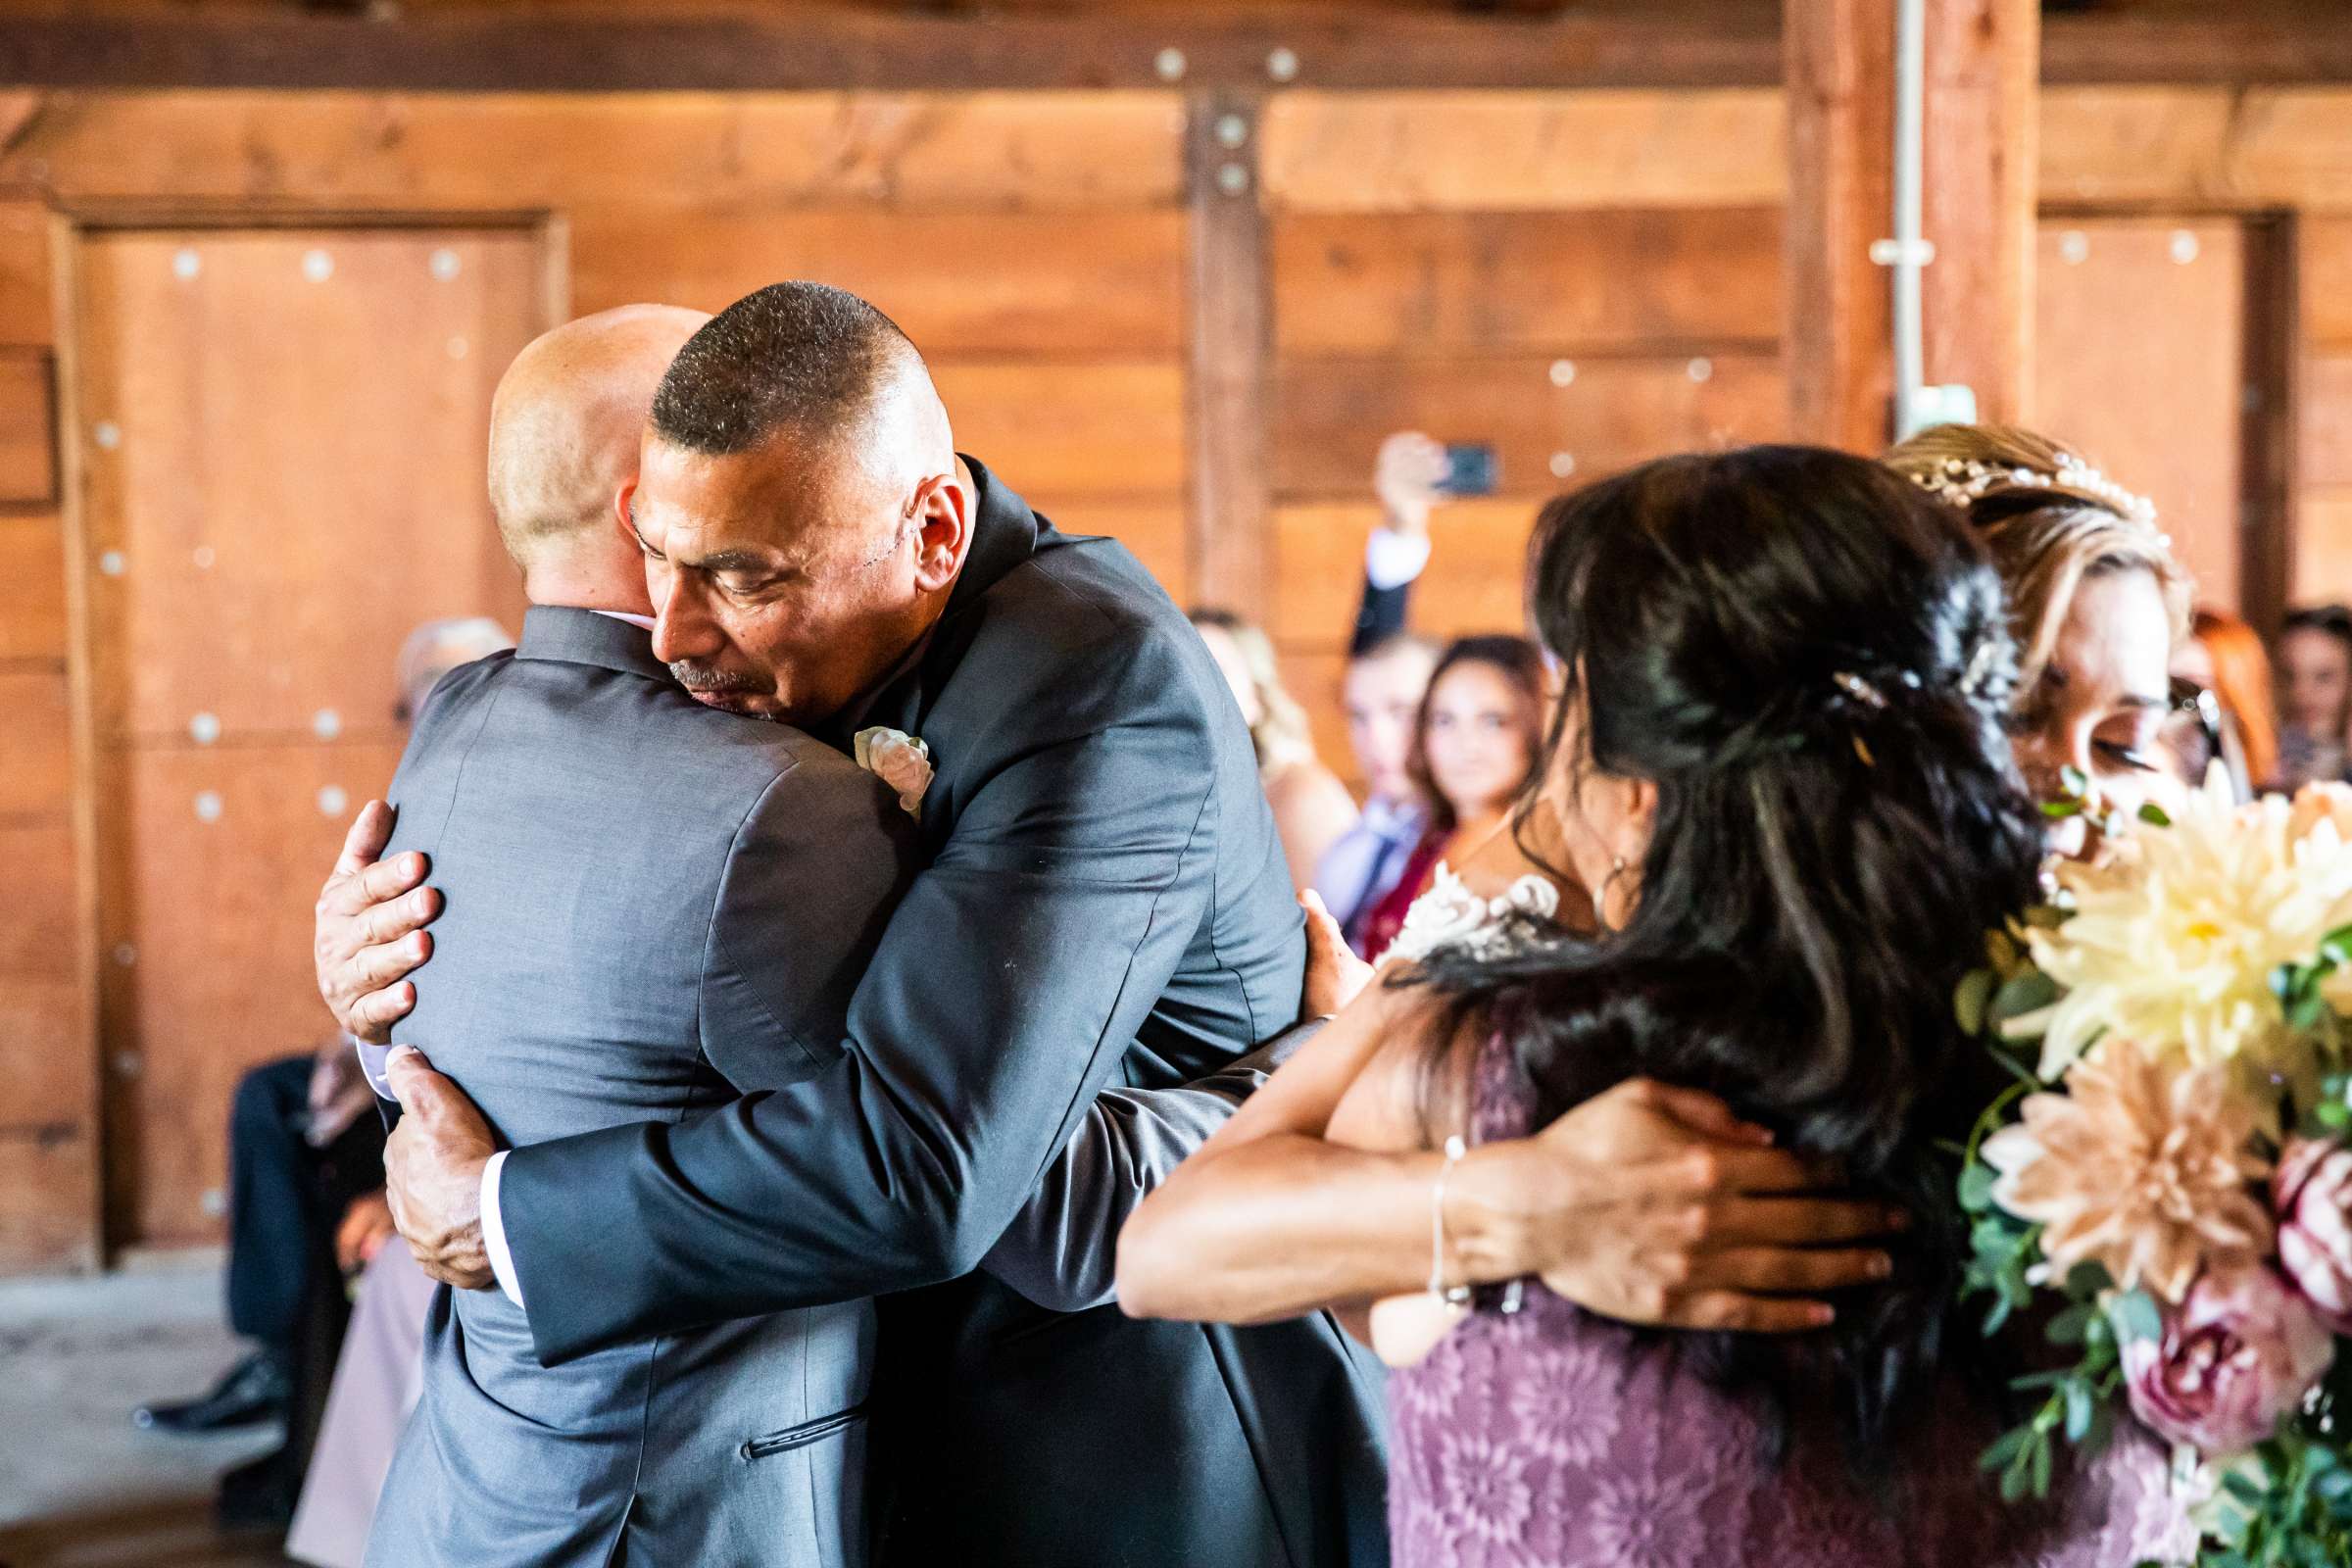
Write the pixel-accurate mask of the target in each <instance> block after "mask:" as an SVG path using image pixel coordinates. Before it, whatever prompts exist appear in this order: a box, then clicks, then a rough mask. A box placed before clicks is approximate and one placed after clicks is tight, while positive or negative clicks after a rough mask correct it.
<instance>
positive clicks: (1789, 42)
mask: <svg viewBox="0 0 2352 1568" xmlns="http://www.w3.org/2000/svg"><path fill="white" fill-rule="evenodd" d="M1784 21H1785V25H1784V27H1783V30H1782V49H1783V56H1784V60H1785V75H1786V79H1787V81H1788V84H1789V92H1788V98H1789V211H1788V218H1787V222H1786V224H1785V225H1784V228H1783V233H1784V235H1785V236H1786V238H1785V245H1784V249H1783V266H1782V271H1783V273H1784V275H1785V277H1786V278H1787V294H1786V302H1787V314H1786V326H1785V329H1784V331H1783V333H1782V338H1781V341H1782V345H1783V348H1784V351H1785V353H1786V356H1787V363H1788V367H1789V378H1788V386H1789V430H1790V433H1791V434H1793V435H1794V436H1795V437H1796V438H1797V439H1799V440H1803V441H1812V442H1816V443H1819V444H1821V445H1823V446H1833V447H1842V448H1844V449H1846V450H1847V451H1851V452H1875V451H1877V450H1878V449H1879V448H1880V447H1883V446H1884V445H1885V444H1886V442H1887V437H1888V435H1889V434H1890V433H1891V432H1892V419H1893V415H1892V406H1893V398H1894V358H1893V353H1892V350H1891V348H1890V346H1889V345H1890V342H1891V337H1890V334H1891V333H1892V330H1893V327H1892V317H1891V312H1890V304H1889V296H1888V288H1887V271H1886V269H1884V268H1882V267H1879V266H1878V265H1877V264H1875V263H1873V262H1872V261H1871V259H1870V246H1871V242H1872V241H1873V240H1876V239H1881V238H1884V237H1885V235H1886V232H1887V210H1888V205H1889V203H1890V202H1891V201H1892V196H1891V194H1890V174H1889V168H1890V155H1889V149H1890V147H1891V145H1892V139H1893V134H1894V131H1893V114H1894V110H1893V91H1894V33H1893V8H1892V7H1891V6H1886V5H1880V4H1876V3H1874V0H1790V4H1789V7H1788V8H1787V13H1786V16H1785V19H1784Z"/></svg>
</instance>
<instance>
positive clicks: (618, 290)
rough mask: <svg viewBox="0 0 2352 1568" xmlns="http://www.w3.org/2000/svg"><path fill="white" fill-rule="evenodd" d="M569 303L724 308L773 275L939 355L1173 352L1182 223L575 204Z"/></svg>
mask: <svg viewBox="0 0 2352 1568" xmlns="http://www.w3.org/2000/svg"><path fill="white" fill-rule="evenodd" d="M569 221H570V227H571V247H572V256H573V263H572V270H571V284H572V308H573V309H574V310H576V311H578V312H580V313H581V314H583V315H584V314H586V313H588V312H590V311H600V310H605V309H608V308H610V307H612V306H615V305H625V304H629V303H632V302H635V301H642V300H655V301H661V302H662V303H664V304H671V305H687V306H692V307H694V308H696V309H699V310H706V311H717V310H719V309H721V308H723V307H724V306H726V305H727V304H729V303H730V302H732V301H734V300H736V299H739V298H741V297H742V296H743V295H745V294H748V293H750V292H751V291H752V290H753V289H755V288H758V287H760V286H761V285H762V284H766V283H773V282H776V281H777V280H779V279H782V278H788V277H815V278H822V279H823V280H824V281H826V282H828V283H832V284H835V285H837V286H838V287H841V288H846V289H849V290H851V291H852V292H854V293H857V294H859V295H862V296H864V297H865V298H866V299H867V300H870V301H871V302H872V303H873V304H874V305H875V306H876V307H878V308H879V309H880V310H882V311H883V312H884V313H885V314H886V315H888V316H889V317H890V318H891V319H894V320H896V321H897V322H898V323H899V325H901V326H902V327H904V328H906V329H907V335H908V336H910V337H912V338H913V339H914V341H915V343H916V344H917V345H918V346H919V347H920V348H921V349H922V350H923V352H924V353H925V354H927V355H932V356H945V357H954V356H957V355H964V356H991V355H994V356H1019V357H1024V358H1029V357H1034V358H1038V359H1055V358H1062V357H1070V356H1119V355H1127V356H1134V355H1165V356H1170V357H1173V356H1175V355H1176V354H1178V353H1180V352H1181V351H1182V348H1183V336H1184V305H1183V302H1184V265H1185V220H1184V216H1183V214H1181V213H1179V212H1177V211H1175V210H1174V209H1161V210H1144V209H1138V210H1136V211H1133V212H1118V211H1109V212H1102V213H1095V214H1090V215H1088V217H1087V218H1086V219H1085V221H1083V222H1082V223H1078V222H1072V221H1071V220H1070V219H1069V217H1068V216H1067V215H1064V214H1051V213H957V212H900V211H884V210H852V211H828V212H798V211H781V210H752V209H738V210H733V211H716V212H702V211H697V212H680V211H674V210H671V209H668V208H665V207H662V206H658V205H650V204H647V203H644V202H624V203H615V204H612V205H605V206H580V207H574V208H572V209H570V211H569Z"/></svg>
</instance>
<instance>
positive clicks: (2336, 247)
mask: <svg viewBox="0 0 2352 1568" xmlns="http://www.w3.org/2000/svg"><path fill="white" fill-rule="evenodd" d="M2296 229H2297V232H2296V237H2295V244H2296V261H2297V265H2298V268H2299V270H2300V272H2301V278H2300V282H2299V284H2298V286H2297V296H2298V297H2297V302H2296V303H2297V305H2298V307H2299V314H2300V317H2301V320H2302V331H2301V337H2302V339H2303V341H2304V342H2305V343H2308V344H2310V345H2312V346H2313V347H2315V348H2327V349H2346V350H2352V218H2306V219H2304V220H2303V221H2301V222H2299V223H2298V224H2297V225H2296Z"/></svg>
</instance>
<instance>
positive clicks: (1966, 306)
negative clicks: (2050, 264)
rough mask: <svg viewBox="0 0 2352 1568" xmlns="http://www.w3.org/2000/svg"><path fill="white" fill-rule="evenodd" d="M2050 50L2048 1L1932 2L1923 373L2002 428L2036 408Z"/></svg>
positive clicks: (1928, 46)
mask: <svg viewBox="0 0 2352 1568" xmlns="http://www.w3.org/2000/svg"><path fill="white" fill-rule="evenodd" d="M2040 41H2041V7H2040V3H2039V0H1928V6H1927V35H1926V39H1925V50H1926V57H1927V73H1926V75H1927V81H1926V89H1927V101H1926V124H1925V127H1924V131H1925V134H1924V143H1923V158H1922V164H1923V168H1922V192H1923V200H1922V207H1923V209H1924V211H1923V227H1924V231H1925V233H1926V235H1927V238H1928V240H1929V242H1930V243H1931V244H1933V245H1934V246H1935V247H1936V261H1935V264H1934V265H1933V266H1931V267H1929V268H1928V269H1927V270H1926V271H1925V273H1924V274H1923V275H1922V277H1921V289H1920V292H1921V295H1922V300H1921V311H1922V316H1923V318H1924V322H1925V327H1924V337H1925V343H1924V345H1923V347H1924V351H1925V353H1924V360H1925V370H1924V374H1925V379H1926V382H1927V384H1928V385H1930V386H1944V385H1957V386H1966V387H1969V388H1972V389H1973V390H1974V391H1975V393H1976V397H1977V411H1978V416H1979V417H1981V418H1984V419H1988V420H1994V421H2000V420H2011V421H2015V420H2022V419H2024V418H2025V417H2027V415H2028V413H2029V411H2030V405H2031V393H2030V388H2031V386H2032V383H2033V374H2034V319H2035V313H2034V211H2035V207H2034V201H2035V189H2034V180H2035V177H2036V169H2037V163H2036V154H2035V147H2036V144H2037V141H2038V120H2037V115H2036V109H2037V97H2038V94H2037V92H2036V89H2035V69H2034V68H2035V62H2036V61H2037V59H2038V58H2039V51H2040ZM1889 145H1890V146H1891V144H1889Z"/></svg>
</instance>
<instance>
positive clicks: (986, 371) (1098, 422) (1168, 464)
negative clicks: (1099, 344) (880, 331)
mask: <svg viewBox="0 0 2352 1568" xmlns="http://www.w3.org/2000/svg"><path fill="white" fill-rule="evenodd" d="M931 373H932V379H933V380H935V381H936V382H938V384H939V393H940V396H941V397H942V398H943V399H945V400H946V402H947V405H948V417H949V418H950V419H951V420H953V421H954V423H955V427H956V445H957V446H958V447H960V448H961V449H962V450H964V451H966V452H969V453H971V454H972V455H973V456H974V457H977V458H978V459H980V461H981V462H983V463H985V464H987V465H988V466H990V467H991V468H992V469H994V470H995V471H997V472H998V473H1000V474H1002V475H1003V476H1004V478H1005V483H1007V484H1009V485H1011V486H1012V487H1013V488H1014V489H1015V490H1018V491H1020V492H1021V493H1022V494H1024V495H1026V494H1028V493H1030V492H1031V491H1036V492H1038V493H1040V494H1048V495H1065V496H1129V495H1139V494H1173V493H1176V492H1178V491H1181V490H1182V489H1183V488H1184V482H1185V425H1184V369H1183V367H1182V366H1180V365H1178V364H1177V363H1175V362H1173V361H1153V360H1140V361H1131V360H1103V361H1090V362H1085V363H1080V364H1072V365H1053V364H1030V363H1020V362H994V361H992V362H984V363H935V364H933V366H932V367H931Z"/></svg>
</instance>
